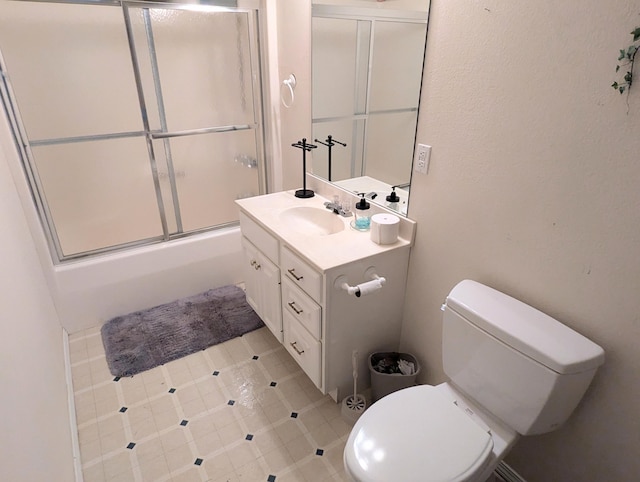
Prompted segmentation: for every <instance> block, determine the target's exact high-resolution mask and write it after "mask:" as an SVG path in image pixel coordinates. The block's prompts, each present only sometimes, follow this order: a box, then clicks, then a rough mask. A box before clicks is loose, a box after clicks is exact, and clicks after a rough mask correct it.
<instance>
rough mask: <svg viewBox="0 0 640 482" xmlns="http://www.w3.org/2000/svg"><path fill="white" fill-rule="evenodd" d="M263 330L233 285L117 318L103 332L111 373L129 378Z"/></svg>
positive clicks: (240, 292) (262, 324)
mask: <svg viewBox="0 0 640 482" xmlns="http://www.w3.org/2000/svg"><path fill="white" fill-rule="evenodd" d="M262 326H264V323H262V320H261V319H260V318H259V317H258V315H257V314H256V313H255V312H254V311H253V309H251V307H250V306H249V305H248V304H247V302H246V298H245V294H244V290H242V289H241V288H239V287H237V286H233V285H229V286H223V287H222V288H216V289H213V290H209V291H207V292H205V293H201V294H198V295H195V296H191V297H188V298H183V299H180V300H176V301H172V302H171V303H166V304H164V305H160V306H156V307H154V308H150V309H148V310H144V311H137V312H135V313H130V314H128V315H124V316H118V317H116V318H113V319H112V320H109V321H108V322H107V323H105V324H104V325H103V326H102V329H101V332H102V343H103V344H104V349H105V353H106V356H107V363H108V365H109V370H110V371H111V373H112V374H113V375H114V376H117V377H127V376H132V375H135V374H136V373H140V372H143V371H145V370H149V369H151V368H153V367H156V366H158V365H162V364H164V363H167V362H169V361H171V360H175V359H177V358H181V357H183V356H186V355H189V354H191V353H195V352H197V351H199V350H204V349H205V348H207V347H210V346H213V345H216V344H218V343H222V342H223V341H227V340H230V339H231V338H235V337H237V336H242V335H244V334H245V333H249V332H250V331H253V330H255V329H257V328H260V327H262Z"/></svg>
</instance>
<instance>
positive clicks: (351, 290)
mask: <svg viewBox="0 0 640 482" xmlns="http://www.w3.org/2000/svg"><path fill="white" fill-rule="evenodd" d="M364 275H365V277H366V278H368V279H369V281H365V282H363V283H360V284H357V285H355V286H351V285H350V284H349V283H348V282H347V277H346V276H345V275H340V276H338V277H337V278H336V280H335V281H334V282H333V286H334V288H336V289H341V290H344V291H346V292H347V293H348V294H350V295H356V297H357V298H360V297H361V296H366V295H368V294H371V293H372V292H374V291H377V290H379V289H382V286H383V285H384V284H385V283H386V282H387V280H386V278H384V277H382V276H378V274H377V273H376V269H375V268H374V267H373V266H371V267H369V268H367V269H366V271H365V272H364Z"/></svg>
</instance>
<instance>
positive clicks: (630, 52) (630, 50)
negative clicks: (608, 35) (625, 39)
mask: <svg viewBox="0 0 640 482" xmlns="http://www.w3.org/2000/svg"><path fill="white" fill-rule="evenodd" d="M636 50H638V47H636V46H635V45H629V48H628V49H627V58H628V59H629V60H631V58H632V57H633V54H635V53H636Z"/></svg>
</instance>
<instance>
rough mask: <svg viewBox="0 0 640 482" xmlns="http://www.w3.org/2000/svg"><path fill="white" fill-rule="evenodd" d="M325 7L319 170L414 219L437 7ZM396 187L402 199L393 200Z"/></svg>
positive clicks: (315, 93) (320, 22)
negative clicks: (421, 112) (428, 47)
mask: <svg viewBox="0 0 640 482" xmlns="http://www.w3.org/2000/svg"><path fill="white" fill-rule="evenodd" d="M320 1H321V0H314V2H313V4H312V60H311V63H312V82H313V85H312V128H313V139H314V143H315V144H317V145H318V149H316V151H315V152H314V154H313V160H312V163H311V171H312V172H313V173H314V174H315V175H317V176H320V177H322V178H324V179H327V180H329V181H331V182H333V183H335V184H336V185H338V186H340V187H342V188H343V189H346V190H348V191H355V192H358V193H362V192H364V193H366V195H367V197H368V198H369V199H370V200H372V201H373V202H375V203H378V204H381V205H383V206H385V207H389V208H392V209H394V210H396V211H397V212H398V213H400V214H402V215H405V216H406V215H407V208H408V200H409V192H410V182H411V169H412V165H413V152H414V144H415V135H416V125H417V120H418V105H419V101H420V86H421V81H422V68H423V63H424V48H425V43H426V34H427V18H428V9H429V1H428V0H420V1H417V0H405V1H403V2H388V3H383V2H371V1H369V2H367V3H368V4H370V5H371V7H362V6H354V5H353V4H357V5H363V4H364V3H365V2H363V1H359V2H356V1H352V2H341V3H340V4H339V5H335V4H333V5H330V4H327V3H326V2H325V3H320ZM348 3H351V4H352V5H349V4H348ZM399 4H402V5H407V9H403V10H399V9H398V5H399ZM329 136H332V137H331V139H329ZM345 144H346V145H345ZM329 146H330V147H329ZM393 186H396V189H395V193H396V196H397V197H396V198H395V199H393V198H390V200H387V196H390V195H391V194H392V187H393Z"/></svg>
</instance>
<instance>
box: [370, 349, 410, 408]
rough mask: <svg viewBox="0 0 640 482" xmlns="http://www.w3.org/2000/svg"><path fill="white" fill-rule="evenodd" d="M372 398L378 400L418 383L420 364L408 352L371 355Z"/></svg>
mask: <svg viewBox="0 0 640 482" xmlns="http://www.w3.org/2000/svg"><path fill="white" fill-rule="evenodd" d="M369 372H371V398H372V400H373V401H374V402H377V401H378V400H380V399H381V398H382V397H384V396H385V395H389V394H390V393H392V392H395V391H397V390H401V389H403V388H407V387H411V386H413V385H415V384H416V377H417V376H418V374H419V373H420V364H419V363H418V360H416V358H415V357H414V356H413V355H410V354H408V353H397V352H384V353H372V354H371V355H369Z"/></svg>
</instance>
